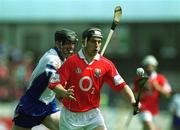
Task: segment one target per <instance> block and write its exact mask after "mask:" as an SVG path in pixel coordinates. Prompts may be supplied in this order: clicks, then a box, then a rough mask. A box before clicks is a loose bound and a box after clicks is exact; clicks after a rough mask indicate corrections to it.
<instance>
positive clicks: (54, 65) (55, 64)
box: [45, 57, 61, 79]
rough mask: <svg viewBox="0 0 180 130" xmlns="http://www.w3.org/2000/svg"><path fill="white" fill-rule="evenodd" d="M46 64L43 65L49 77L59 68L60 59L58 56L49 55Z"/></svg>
mask: <svg viewBox="0 0 180 130" xmlns="http://www.w3.org/2000/svg"><path fill="white" fill-rule="evenodd" d="M47 61H48V62H47V64H46V66H45V73H46V76H47V77H50V79H51V77H52V76H53V75H55V73H56V71H57V69H59V68H60V66H61V61H60V59H59V58H58V57H49V59H47Z"/></svg>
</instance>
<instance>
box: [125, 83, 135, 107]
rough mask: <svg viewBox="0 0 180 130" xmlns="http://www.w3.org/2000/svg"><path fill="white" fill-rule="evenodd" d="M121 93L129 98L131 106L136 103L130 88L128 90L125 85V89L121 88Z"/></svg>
mask: <svg viewBox="0 0 180 130" xmlns="http://www.w3.org/2000/svg"><path fill="white" fill-rule="evenodd" d="M123 92H124V93H125V94H126V95H127V96H128V97H129V99H130V102H131V103H132V104H133V103H136V100H135V97H134V94H133V92H132V90H131V88H130V87H129V86H128V85H125V87H124V88H123Z"/></svg>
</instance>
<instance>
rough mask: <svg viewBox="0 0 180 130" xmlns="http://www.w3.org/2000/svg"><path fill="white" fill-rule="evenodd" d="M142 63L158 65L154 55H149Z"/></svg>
mask: <svg viewBox="0 0 180 130" xmlns="http://www.w3.org/2000/svg"><path fill="white" fill-rule="evenodd" d="M142 65H143V66H145V65H154V66H158V61H157V59H156V58H155V57H154V56H153V55H147V56H146V57H145V58H144V59H143V60H142Z"/></svg>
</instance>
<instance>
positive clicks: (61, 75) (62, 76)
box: [48, 62, 69, 89]
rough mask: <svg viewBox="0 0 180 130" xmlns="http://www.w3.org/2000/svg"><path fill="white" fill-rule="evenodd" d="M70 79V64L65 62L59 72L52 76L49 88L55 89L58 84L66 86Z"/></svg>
mask: <svg viewBox="0 0 180 130" xmlns="http://www.w3.org/2000/svg"><path fill="white" fill-rule="evenodd" d="M68 77H69V69H68V64H67V63H66V62H65V63H64V64H63V65H62V66H61V67H60V68H59V69H58V70H57V72H56V73H54V74H53V75H52V76H51V78H50V82H49V86H48V88H50V89H53V88H54V87H55V86H56V85H58V84H62V85H63V86H64V85H65V82H66V81H67V79H68Z"/></svg>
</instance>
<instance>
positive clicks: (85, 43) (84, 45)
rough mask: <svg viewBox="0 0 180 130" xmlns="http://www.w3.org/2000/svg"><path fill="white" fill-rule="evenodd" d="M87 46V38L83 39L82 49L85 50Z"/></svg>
mask: <svg viewBox="0 0 180 130" xmlns="http://www.w3.org/2000/svg"><path fill="white" fill-rule="evenodd" d="M86 46H87V37H86V38H85V39H84V44H82V47H83V48H85V47H86Z"/></svg>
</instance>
